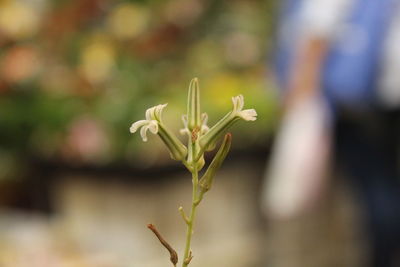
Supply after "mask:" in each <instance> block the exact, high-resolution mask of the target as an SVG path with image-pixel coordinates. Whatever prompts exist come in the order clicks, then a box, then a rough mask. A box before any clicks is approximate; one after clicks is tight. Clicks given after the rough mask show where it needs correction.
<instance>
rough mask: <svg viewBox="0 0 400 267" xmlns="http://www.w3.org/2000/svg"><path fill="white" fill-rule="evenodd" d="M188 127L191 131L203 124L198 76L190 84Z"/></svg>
mask: <svg viewBox="0 0 400 267" xmlns="http://www.w3.org/2000/svg"><path fill="white" fill-rule="evenodd" d="M187 119H188V128H189V130H190V131H193V129H195V128H198V129H200V126H201V114H200V89H199V81H198V79H197V78H194V79H192V81H191V82H190V85H189V93H188V104H187Z"/></svg>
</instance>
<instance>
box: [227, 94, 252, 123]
mask: <svg viewBox="0 0 400 267" xmlns="http://www.w3.org/2000/svg"><path fill="white" fill-rule="evenodd" d="M232 103H233V112H234V113H236V116H238V117H240V118H242V119H243V120H245V121H255V120H256V119H257V112H256V110H255V109H253V108H252V109H245V110H242V109H243V107H244V98H243V96H242V95H238V96H235V97H232Z"/></svg>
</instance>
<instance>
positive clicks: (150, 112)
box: [129, 104, 167, 142]
mask: <svg viewBox="0 0 400 267" xmlns="http://www.w3.org/2000/svg"><path fill="white" fill-rule="evenodd" d="M166 106H167V104H163V105H157V106H155V107H152V108H149V109H147V110H146V119H145V120H139V121H137V122H135V123H133V124H132V126H131V127H130V128H129V130H130V132H131V133H135V132H136V131H137V130H138V129H139V128H140V127H142V129H140V135H141V137H142V139H143V141H144V142H147V131H148V130H150V132H151V133H152V134H157V133H158V128H159V127H158V126H159V123H160V122H161V113H162V110H163V109H164V108H165V107H166Z"/></svg>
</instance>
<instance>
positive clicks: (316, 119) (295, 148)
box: [262, 98, 331, 219]
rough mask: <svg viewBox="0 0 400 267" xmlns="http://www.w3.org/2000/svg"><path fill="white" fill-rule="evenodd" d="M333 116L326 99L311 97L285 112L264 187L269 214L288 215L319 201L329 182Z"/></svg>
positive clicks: (289, 216)
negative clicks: (328, 168)
mask: <svg viewBox="0 0 400 267" xmlns="http://www.w3.org/2000/svg"><path fill="white" fill-rule="evenodd" d="M329 122H330V116H329V110H328V108H327V107H326V104H325V102H324V101H323V100H322V99H320V98H310V99H306V100H303V101H300V102H296V103H295V104H294V105H293V106H291V107H290V109H289V110H288V111H287V112H286V114H285V116H284V118H283V120H282V123H281V127H280V130H279V132H278V136H277V139H276V141H275V145H274V147H273V150H272V152H273V154H272V157H271V160H270V164H269V166H268V167H267V171H266V177H265V182H264V187H263V195H262V206H263V211H264V212H265V214H266V215H267V216H268V217H272V218H275V219H277V218H279V219H288V218H291V217H294V216H296V215H298V214H299V213H301V212H303V211H306V210H307V209H308V208H310V207H312V206H313V204H314V203H315V202H316V201H318V198H319V196H320V194H321V193H322V192H323V188H324V186H325V184H326V182H327V181H326V177H327V176H326V167H327V163H328V158H329V154H330V143H331V142H330V139H331V138H330V136H331V133H330V128H331V127H330V123H329Z"/></svg>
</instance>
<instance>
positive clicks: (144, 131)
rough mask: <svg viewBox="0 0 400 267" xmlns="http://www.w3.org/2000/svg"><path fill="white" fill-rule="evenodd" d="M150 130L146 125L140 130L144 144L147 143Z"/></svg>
mask: <svg viewBox="0 0 400 267" xmlns="http://www.w3.org/2000/svg"><path fill="white" fill-rule="evenodd" d="M148 129H149V126H148V125H145V126H143V127H142V129H140V136H142V139H143V142H147V130H148Z"/></svg>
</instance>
